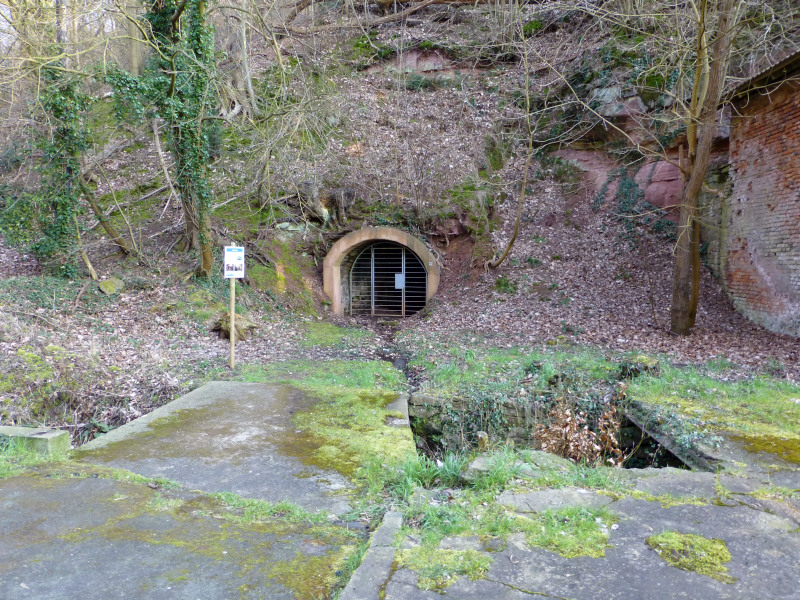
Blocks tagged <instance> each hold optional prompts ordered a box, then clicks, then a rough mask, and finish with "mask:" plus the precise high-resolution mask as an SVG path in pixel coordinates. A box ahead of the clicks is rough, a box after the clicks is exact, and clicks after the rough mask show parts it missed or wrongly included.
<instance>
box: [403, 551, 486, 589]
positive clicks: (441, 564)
mask: <svg viewBox="0 0 800 600" xmlns="http://www.w3.org/2000/svg"><path fill="white" fill-rule="evenodd" d="M395 560H396V561H397V564H398V566H400V567H405V568H408V569H411V570H412V571H414V572H415V573H416V574H417V575H418V576H419V579H418V580H417V587H419V589H421V590H440V591H441V590H443V589H445V588H447V587H448V586H450V585H451V584H453V583H455V581H456V579H458V578H459V577H461V576H467V577H469V578H470V579H471V580H473V581H475V580H477V579H483V578H484V577H486V572H487V571H488V570H489V567H491V566H492V562H494V561H493V559H492V558H491V557H490V556H486V555H485V554H481V553H480V552H477V551H475V550H442V549H439V548H436V547H432V546H425V545H423V546H417V547H416V548H410V549H408V550H399V551H398V552H397V553H396V554H395Z"/></svg>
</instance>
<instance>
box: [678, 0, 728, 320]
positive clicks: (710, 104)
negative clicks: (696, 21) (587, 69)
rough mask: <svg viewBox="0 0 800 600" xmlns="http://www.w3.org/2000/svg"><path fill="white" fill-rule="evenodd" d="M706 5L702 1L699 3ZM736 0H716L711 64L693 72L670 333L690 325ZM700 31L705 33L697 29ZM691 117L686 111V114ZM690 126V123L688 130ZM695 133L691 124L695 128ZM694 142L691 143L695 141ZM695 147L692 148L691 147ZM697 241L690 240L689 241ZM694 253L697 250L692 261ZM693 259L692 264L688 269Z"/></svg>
mask: <svg viewBox="0 0 800 600" xmlns="http://www.w3.org/2000/svg"><path fill="white" fill-rule="evenodd" d="M704 4H705V3H704ZM740 4H741V0H720V1H719V4H718V8H717V12H718V21H717V36H716V39H715V40H714V42H713V61H712V62H711V64H710V68H709V70H708V76H707V78H705V77H702V76H698V77H695V83H694V90H693V94H692V102H693V103H694V102H695V100H696V99H699V100H698V101H699V102H700V106H701V111H700V115H699V118H698V119H697V123H698V124H699V125H700V134H699V137H696V134H695V136H687V137H689V139H688V142H689V148H690V149H689V169H690V173H689V176H688V180H687V182H686V185H685V186H684V188H683V195H682V198H681V212H680V217H679V220H678V242H677V245H676V248H675V270H674V272H673V280H672V306H671V307H670V323H671V325H670V328H671V331H672V333H675V334H678V335H687V334H688V333H689V332H690V330H691V329H692V327H693V326H694V316H695V315H696V313H697V298H695V299H694V300H693V298H692V297H693V295H694V296H697V297H699V283H700V260H699V223H697V224H696V219H697V200H698V198H699V196H700V191H701V190H702V188H703V181H704V180H705V177H706V171H707V170H708V163H709V160H710V157H711V145H712V143H713V141H714V135H715V133H716V125H717V107H718V106H719V102H720V98H721V97H722V90H723V88H724V85H725V77H726V75H727V72H728V62H729V59H730V54H731V44H732V42H733V28H734V27H735V26H736V23H737V20H738V12H739V6H740ZM699 35H704V33H703V32H702V30H701V33H700V34H699ZM701 45H702V41H701V42H699V43H698V46H699V50H700V51H698V57H697V62H696V65H697V69H698V71H699V70H700V69H702V68H703V65H702V61H703V54H704V53H703V52H702V51H701V50H702V48H700V46H701ZM690 118H691V116H690ZM692 129H693V128H692V127H690V128H689V131H690V132H691V130H692ZM694 131H695V132H696V129H695V130H694ZM695 141H696V143H695ZM693 147H694V148H696V150H695V151H694V152H693V151H692V149H693ZM695 228H696V232H695ZM695 239H696V240H697V243H696V244H695V243H693V241H694V240H695ZM694 255H697V257H696V258H697V260H695V257H694ZM693 263H694V268H692V266H693Z"/></svg>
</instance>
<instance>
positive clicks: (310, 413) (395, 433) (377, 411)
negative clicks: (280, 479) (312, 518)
mask: <svg viewBox="0 0 800 600" xmlns="http://www.w3.org/2000/svg"><path fill="white" fill-rule="evenodd" d="M245 377H246V379H247V380H248V381H261V382H264V381H266V382H270V383H283V384H288V385H291V386H293V387H296V388H298V389H300V390H303V391H305V392H307V393H308V394H309V395H310V396H312V397H314V398H317V399H319V400H318V401H317V402H316V403H315V404H314V405H313V406H309V407H306V408H303V409H301V410H297V411H296V412H295V414H294V417H293V419H292V420H293V422H294V424H295V425H296V426H297V428H298V429H299V430H300V432H299V433H297V432H294V433H292V435H291V436H289V437H287V439H286V440H281V439H276V440H275V442H276V443H278V444H280V445H281V449H282V450H285V451H286V452H288V453H290V454H291V455H292V456H296V457H297V458H300V460H302V462H303V463H304V464H307V465H312V466H317V467H320V468H323V469H330V470H335V471H339V472H340V473H342V474H343V475H345V476H348V477H352V476H353V475H354V474H355V473H356V471H357V470H358V469H359V468H360V467H361V466H363V465H365V464H366V463H368V462H369V461H371V460H374V459H375V458H377V459H378V460H380V461H382V462H385V463H389V462H398V461H401V460H403V459H404V458H407V457H408V456H411V455H412V454H414V452H415V450H414V441H413V439H412V436H411V432H410V430H409V429H408V428H402V427H389V426H387V425H386V420H387V417H391V416H393V415H395V412H394V411H390V410H388V409H387V408H386V407H387V406H388V405H389V404H391V403H392V402H393V401H394V400H395V399H396V398H397V391H396V390H399V389H402V387H403V385H404V382H403V376H402V373H400V372H399V371H397V370H396V369H394V367H392V366H391V365H389V364H388V363H386V362H384V361H367V362H364V361H318V362H314V363H312V362H310V361H293V362H287V363H277V364H273V365H270V366H269V367H267V368H258V369H252V368H251V369H247V370H246V373H245ZM387 388H388V389H387ZM298 438H299V439H298ZM283 442H285V443H283ZM299 449H304V451H303V455H302V456H298V455H297V452H298V451H299Z"/></svg>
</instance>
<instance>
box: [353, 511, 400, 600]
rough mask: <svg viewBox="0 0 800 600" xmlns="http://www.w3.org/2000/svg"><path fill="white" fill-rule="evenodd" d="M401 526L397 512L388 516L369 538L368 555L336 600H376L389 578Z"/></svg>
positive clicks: (389, 513)
mask: <svg viewBox="0 0 800 600" xmlns="http://www.w3.org/2000/svg"><path fill="white" fill-rule="evenodd" d="M402 524H403V516H402V515H401V514H400V513H399V512H387V513H386V514H385V515H384V516H383V522H382V523H381V525H380V527H378V529H377V530H375V533H373V534H372V540H371V541H370V545H369V548H368V549H367V553H366V554H365V555H364V558H363V559H362V560H361V564H360V565H359V566H358V568H357V569H356V571H355V573H353V576H352V577H350V581H349V582H348V583H347V585H346V586H345V588H344V590H343V591H342V594H341V596H339V600H378V599H379V598H380V593H381V589H383V588H384V587H385V586H386V582H387V581H388V580H389V578H390V577H391V576H392V565H393V564H394V545H393V542H394V535H395V533H397V531H398V530H399V529H400V526H401V525H402Z"/></svg>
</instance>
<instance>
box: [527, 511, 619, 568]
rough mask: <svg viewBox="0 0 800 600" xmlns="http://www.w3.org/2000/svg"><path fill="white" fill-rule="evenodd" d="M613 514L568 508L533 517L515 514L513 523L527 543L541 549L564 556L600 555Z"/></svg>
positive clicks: (598, 556) (605, 543) (614, 519)
mask: <svg viewBox="0 0 800 600" xmlns="http://www.w3.org/2000/svg"><path fill="white" fill-rule="evenodd" d="M616 520H617V519H616V517H614V516H613V515H612V514H611V513H609V512H608V511H606V510H604V509H600V510H592V509H588V508H581V507H568V508H563V509H560V510H548V511H545V512H543V513H541V514H538V515H536V516H535V517H532V518H529V517H525V516H518V517H517V518H516V524H517V526H518V527H519V528H520V529H521V530H522V531H524V532H525V534H526V540H527V542H528V543H529V544H530V545H531V546H537V547H539V548H545V549H547V550H551V551H553V552H556V553H557V554H560V555H561V556H563V557H565V558H576V557H578V556H591V557H593V558H602V557H603V556H605V555H606V548H608V546H609V543H608V528H609V527H610V526H611V525H612V524H613V523H615V522H616Z"/></svg>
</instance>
